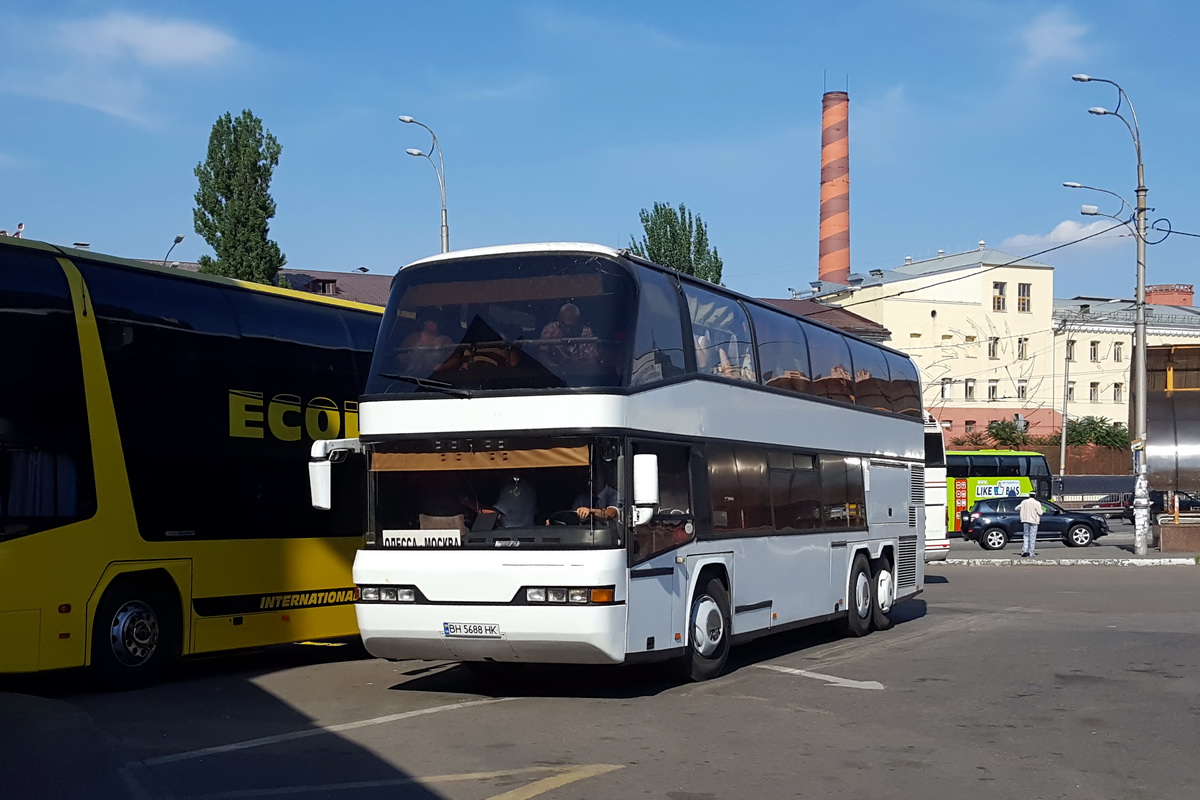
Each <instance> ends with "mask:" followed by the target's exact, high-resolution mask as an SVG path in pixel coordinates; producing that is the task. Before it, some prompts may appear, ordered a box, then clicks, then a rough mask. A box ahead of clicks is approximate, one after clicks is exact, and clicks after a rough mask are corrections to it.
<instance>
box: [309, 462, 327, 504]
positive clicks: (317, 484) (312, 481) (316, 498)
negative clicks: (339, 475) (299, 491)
mask: <svg viewBox="0 0 1200 800" xmlns="http://www.w3.org/2000/svg"><path fill="white" fill-rule="evenodd" d="M332 487H333V463H332V461H331V460H329V459H326V460H324V461H310V462H308V491H309V494H311V495H312V506H313V508H319V509H321V510H322V511H328V510H329V509H330V508H332V507H333V488H332Z"/></svg>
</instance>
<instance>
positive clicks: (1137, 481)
mask: <svg viewBox="0 0 1200 800" xmlns="http://www.w3.org/2000/svg"><path fill="white" fill-rule="evenodd" d="M1071 80H1073V81H1077V82H1079V83H1090V82H1092V81H1096V82H1098V83H1107V84H1109V85H1110V86H1113V87H1116V90H1117V107H1116V109H1115V110H1113V111H1109V110H1108V109H1106V108H1101V107H1100V106H1095V107H1093V108H1089V109H1088V113H1089V114H1095V115H1096V116H1098V117H1103V116H1111V117H1116V118H1117V119H1119V120H1121V122H1124V123H1125V127H1126V128H1128V129H1129V135H1130V136H1132V137H1133V149H1134V151H1135V152H1136V154H1137V206H1136V207H1135V208H1134V210H1133V219H1134V225H1135V227H1136V230H1135V233H1136V235H1137V289H1136V294H1135V296H1134V322H1133V360H1134V370H1133V423H1134V431H1133V450H1134V459H1133V464H1134V483H1133V525H1134V529H1133V549H1134V552H1135V553H1136V554H1137V555H1145V554H1146V542H1147V540H1148V538H1149V537H1148V534H1149V532H1150V491H1149V486H1148V485H1147V484H1146V459H1145V457H1144V455H1143V454H1144V453H1145V447H1146V427H1147V424H1146V175H1145V171H1144V169H1143V167H1142V131H1141V128H1140V127H1139V126H1138V119H1137V112H1136V111H1134V109H1133V103H1132V102H1130V100H1129V95H1127V94H1125V90H1124V89H1122V88H1121V85H1120V84H1118V83H1117V82H1115V81H1110V80H1107V79H1105V78H1093V77H1092V76H1091V75H1072V76H1071ZM1122 102H1124V103H1125V105H1127V106H1129V116H1130V117H1132V118H1133V124H1130V122H1129V120H1127V119H1125V117H1123V116H1122V115H1121V103H1122Z"/></svg>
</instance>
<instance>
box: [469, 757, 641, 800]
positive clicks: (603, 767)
mask: <svg viewBox="0 0 1200 800" xmlns="http://www.w3.org/2000/svg"><path fill="white" fill-rule="evenodd" d="M618 769H621V765H620V764H585V765H583V766H580V767H575V768H573V769H570V770H567V771H566V772H563V773H561V774H559V775H552V776H550V777H549V778H542V779H541V780H540V781H534V782H533V783H531V784H529V785H528V786H522V787H520V788H518V789H513V790H512V791H508V792H503V793H502V794H496V795H492V796H491V797H489V798H488V800H529V798H531V797H537V796H538V795H539V794H545V793H546V792H548V791H550V790H551V789H557V788H558V787H560V786H566V785H567V784H568V783H575V782H576V781H582V780H585V779H586V778H594V777H596V776H597V775H604V774H605V773H608V772H612V771H614V770H618Z"/></svg>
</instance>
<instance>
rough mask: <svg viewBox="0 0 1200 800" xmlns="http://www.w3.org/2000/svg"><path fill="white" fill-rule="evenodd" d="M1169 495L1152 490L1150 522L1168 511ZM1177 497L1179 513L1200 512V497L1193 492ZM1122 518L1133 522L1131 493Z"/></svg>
mask: <svg viewBox="0 0 1200 800" xmlns="http://www.w3.org/2000/svg"><path fill="white" fill-rule="evenodd" d="M1166 496H1167V493H1166V492H1161V491H1159V490H1158V489H1151V490H1150V521H1151V522H1153V521H1154V520H1156V519H1158V515H1159V514H1162V513H1163V512H1164V511H1165V510H1166V499H1167V497H1166ZM1175 497H1176V498H1177V499H1178V500H1179V513H1180V514H1184V513H1189V512H1196V511H1200V497H1197V496H1196V495H1194V494H1192V493H1191V492H1176V493H1175ZM1121 516H1122V517H1124V518H1125V519H1127V520H1129V521H1130V522H1133V494H1132V493H1131V494H1130V495H1129V496H1128V497H1127V498H1126V499H1125V509H1124V511H1122V512H1121Z"/></svg>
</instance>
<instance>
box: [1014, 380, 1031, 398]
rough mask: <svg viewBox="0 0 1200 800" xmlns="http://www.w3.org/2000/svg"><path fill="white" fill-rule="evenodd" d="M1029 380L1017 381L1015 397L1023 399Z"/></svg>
mask: <svg viewBox="0 0 1200 800" xmlns="http://www.w3.org/2000/svg"><path fill="white" fill-rule="evenodd" d="M1028 389H1029V381H1017V399H1018V400H1024V399H1025V398H1026V397H1027V396H1028Z"/></svg>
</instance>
